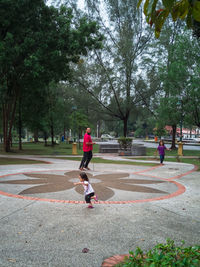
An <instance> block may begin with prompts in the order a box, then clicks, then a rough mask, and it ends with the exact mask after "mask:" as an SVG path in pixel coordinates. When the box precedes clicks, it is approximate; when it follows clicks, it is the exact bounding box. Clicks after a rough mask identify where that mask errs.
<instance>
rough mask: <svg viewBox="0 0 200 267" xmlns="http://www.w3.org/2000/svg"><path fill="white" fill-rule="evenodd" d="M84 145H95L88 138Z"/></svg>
mask: <svg viewBox="0 0 200 267" xmlns="http://www.w3.org/2000/svg"><path fill="white" fill-rule="evenodd" d="M85 143H86V145H95V144H96V143H94V142H92V139H91V138H90V137H86V142H85Z"/></svg>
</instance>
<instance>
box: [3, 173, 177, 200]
mask: <svg viewBox="0 0 200 267" xmlns="http://www.w3.org/2000/svg"><path fill="white" fill-rule="evenodd" d="M79 173H80V172H79V171H67V172H66V171H47V172H34V173H33V172H31V173H23V174H20V175H19V174H17V175H10V176H7V177H3V178H1V181H0V191H4V192H5V191H6V192H9V193H10V194H14V195H19V196H29V197H34V198H40V199H41V198H48V199H49V198H50V199H58V200H64V201H65V200H75V201H81V200H83V188H82V186H80V185H79V186H74V182H76V181H78V176H79ZM87 175H88V177H89V179H90V182H91V184H92V186H93V188H94V190H95V192H96V194H97V195H98V198H99V200H100V201H130V200H131V201H132V200H133V201H134V200H138V199H139V200H145V199H149V198H151V199H152V198H159V197H165V196H167V195H170V194H173V193H174V192H176V191H177V185H176V184H175V183H174V182H170V181H167V180H161V179H157V178H153V177H148V175H147V176H140V175H138V174H134V173H128V172H87Z"/></svg>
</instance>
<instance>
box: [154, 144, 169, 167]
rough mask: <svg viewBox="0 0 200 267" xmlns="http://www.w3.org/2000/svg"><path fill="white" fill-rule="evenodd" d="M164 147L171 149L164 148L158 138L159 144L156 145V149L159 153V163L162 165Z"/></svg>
mask: <svg viewBox="0 0 200 267" xmlns="http://www.w3.org/2000/svg"><path fill="white" fill-rule="evenodd" d="M165 149H166V150H171V149H168V148H166V146H165V144H164V141H163V140H160V142H159V145H158V147H157V151H158V153H159V155H160V164H162V165H163V161H164V158H165Z"/></svg>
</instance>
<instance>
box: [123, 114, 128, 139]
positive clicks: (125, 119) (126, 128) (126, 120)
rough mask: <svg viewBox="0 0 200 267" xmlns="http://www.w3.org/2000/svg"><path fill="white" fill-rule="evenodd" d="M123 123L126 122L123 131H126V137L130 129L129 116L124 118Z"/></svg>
mask: <svg viewBox="0 0 200 267" xmlns="http://www.w3.org/2000/svg"><path fill="white" fill-rule="evenodd" d="M123 123H124V129H123V133H124V137H126V136H127V131H128V116H126V117H125V118H124V119H123Z"/></svg>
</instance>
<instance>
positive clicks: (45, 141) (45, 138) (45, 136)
mask: <svg viewBox="0 0 200 267" xmlns="http://www.w3.org/2000/svg"><path fill="white" fill-rule="evenodd" d="M44 146H47V133H46V132H44Z"/></svg>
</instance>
